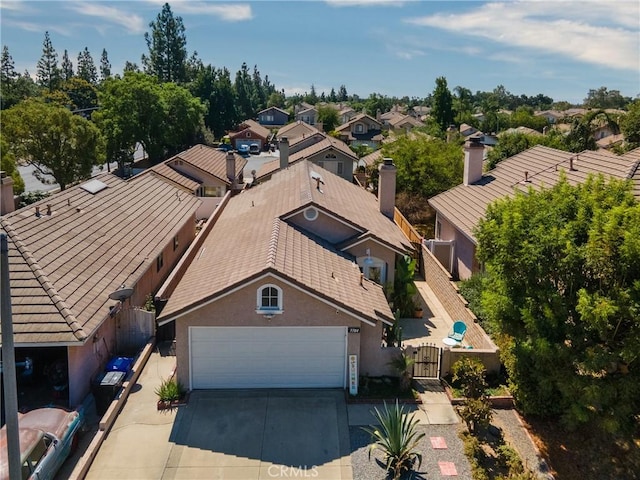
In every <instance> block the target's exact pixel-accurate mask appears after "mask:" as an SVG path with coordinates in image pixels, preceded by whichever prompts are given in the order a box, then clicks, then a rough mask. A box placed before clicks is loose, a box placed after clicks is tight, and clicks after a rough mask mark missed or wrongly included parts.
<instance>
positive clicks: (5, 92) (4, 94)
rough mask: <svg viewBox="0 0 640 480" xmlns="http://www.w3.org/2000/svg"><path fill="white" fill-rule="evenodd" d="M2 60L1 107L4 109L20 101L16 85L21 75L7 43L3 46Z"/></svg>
mask: <svg viewBox="0 0 640 480" xmlns="http://www.w3.org/2000/svg"><path fill="white" fill-rule="evenodd" d="M0 61H1V66H0V107H1V108H3V109H4V108H8V107H10V106H12V105H14V104H16V103H17V102H18V99H17V98H16V95H15V87H16V81H17V78H18V76H19V75H18V72H16V68H15V64H14V62H13V57H12V56H11V54H10V53H9V48H8V47H7V46H6V45H4V46H3V47H2V57H1V59H0Z"/></svg>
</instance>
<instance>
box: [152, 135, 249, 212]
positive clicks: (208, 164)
mask: <svg viewBox="0 0 640 480" xmlns="http://www.w3.org/2000/svg"><path fill="white" fill-rule="evenodd" d="M246 165H247V159H246V158H243V157H242V156H241V155H238V154H237V153H234V152H223V151H220V150H217V149H215V148H213V147H209V146H207V145H195V146H193V147H191V148H189V149H187V150H185V151H183V152H180V153H178V154H177V155H174V156H173V157H171V158H169V159H167V160H165V161H164V162H162V163H160V164H158V165H155V166H153V167H151V168H149V169H147V170H145V171H144V172H142V173H141V174H140V175H156V176H158V177H159V178H162V179H163V180H165V181H168V182H171V183H173V184H174V185H175V186H177V187H179V188H182V189H183V190H185V191H187V192H189V193H191V194H192V195H195V196H197V197H200V199H201V200H202V202H201V204H200V207H199V209H198V212H197V214H196V216H197V218H198V219H202V218H208V217H209V216H210V215H211V213H212V212H213V210H214V208H215V207H216V206H217V205H218V203H220V200H221V199H222V197H223V196H224V195H225V194H226V193H227V192H228V191H236V190H240V189H242V188H243V187H244V175H243V170H244V168H245V166H246Z"/></svg>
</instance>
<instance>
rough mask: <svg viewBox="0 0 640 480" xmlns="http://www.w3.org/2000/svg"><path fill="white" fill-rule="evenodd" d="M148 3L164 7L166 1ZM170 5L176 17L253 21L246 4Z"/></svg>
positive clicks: (185, 1) (178, 0)
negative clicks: (192, 16)
mask: <svg viewBox="0 0 640 480" xmlns="http://www.w3.org/2000/svg"><path fill="white" fill-rule="evenodd" d="M148 3H152V4H157V5H164V4H165V3H166V0H148ZM170 5H171V11H173V12H175V13H176V14H178V15H211V16H214V17H218V18H219V19H220V20H223V21H225V22H243V21H246V20H251V19H253V11H252V10H251V5H249V4H246V3H218V2H196V1H191V0H173V1H172V2H171V3H170Z"/></svg>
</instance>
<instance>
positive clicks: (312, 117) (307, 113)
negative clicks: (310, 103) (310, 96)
mask: <svg viewBox="0 0 640 480" xmlns="http://www.w3.org/2000/svg"><path fill="white" fill-rule="evenodd" d="M295 120H296V121H300V122H304V123H308V124H309V125H315V124H316V122H317V120H318V110H316V108H315V107H310V108H306V109H304V110H300V111H299V112H297V113H296V116H295Z"/></svg>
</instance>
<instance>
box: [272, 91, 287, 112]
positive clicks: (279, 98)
mask: <svg viewBox="0 0 640 480" xmlns="http://www.w3.org/2000/svg"><path fill="white" fill-rule="evenodd" d="M285 102H286V98H285V96H284V93H283V92H272V93H271V94H270V95H269V99H268V100H267V107H278V108H284V105H285Z"/></svg>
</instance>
